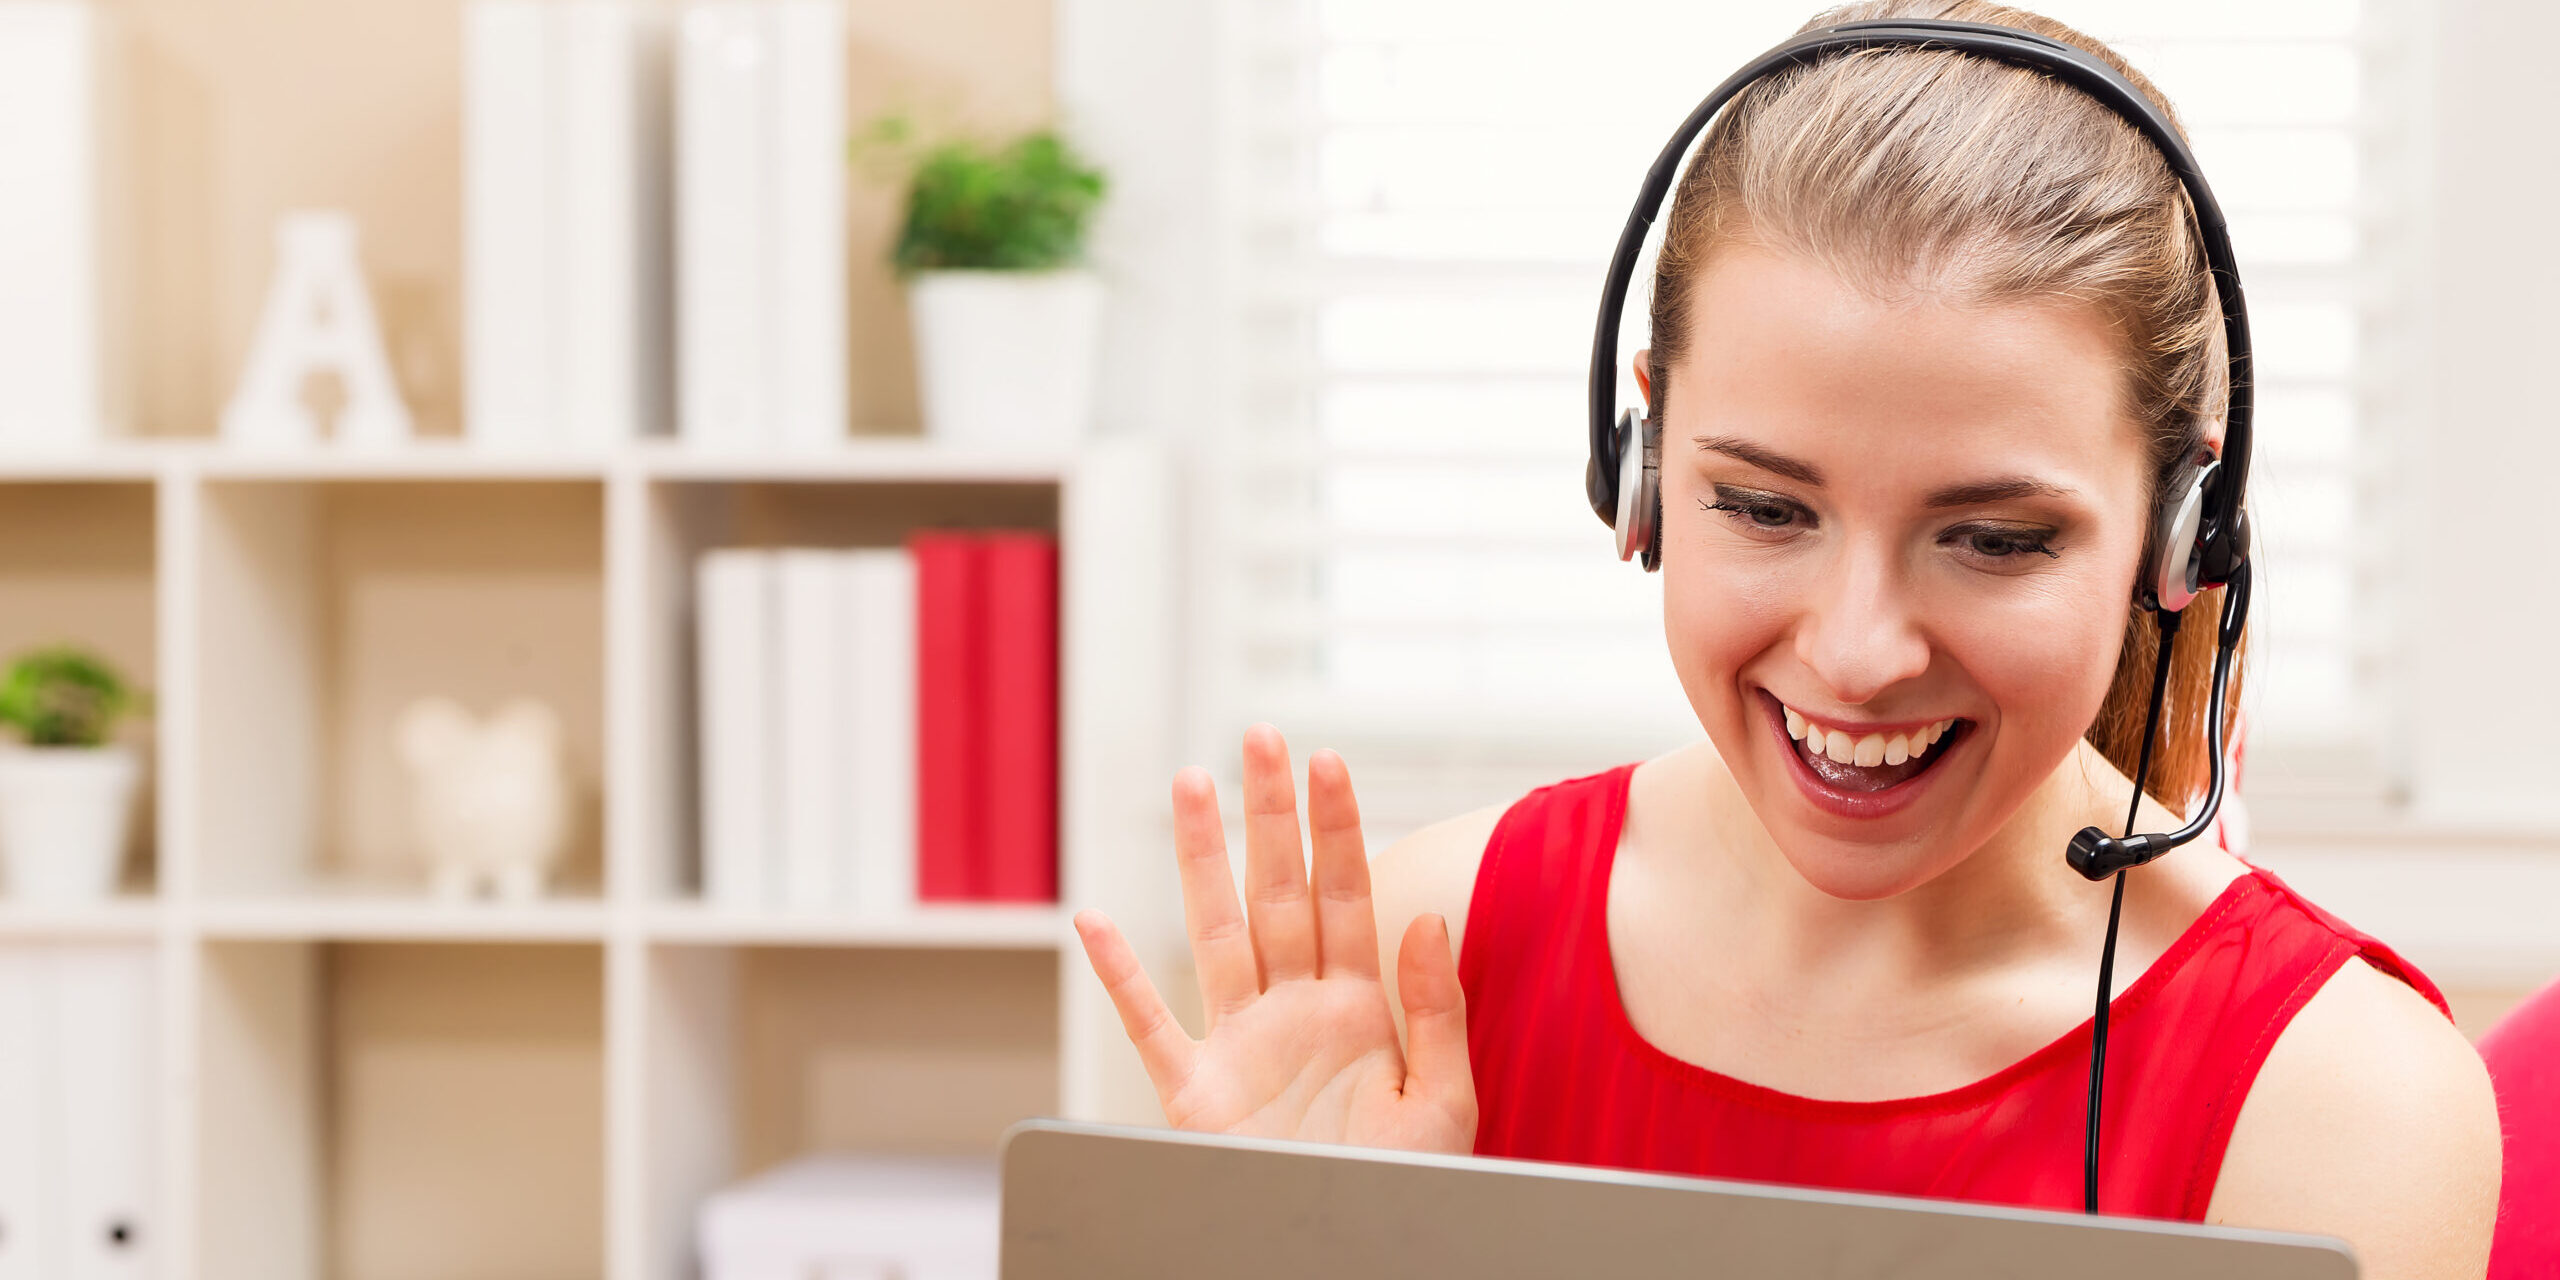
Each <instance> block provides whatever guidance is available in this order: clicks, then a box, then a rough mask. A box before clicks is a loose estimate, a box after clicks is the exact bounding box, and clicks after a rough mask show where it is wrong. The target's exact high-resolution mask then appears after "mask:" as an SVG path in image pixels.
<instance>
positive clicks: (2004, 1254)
mask: <svg viewBox="0 0 2560 1280" xmlns="http://www.w3.org/2000/svg"><path fill="white" fill-rule="evenodd" d="M1003 1274H1004V1277H1005V1280H1063V1278H1064V1277H1078V1278H1079V1280H1081V1278H1083V1277H1105V1276H1107V1277H1115V1278H1123V1280H1141V1278H1144V1277H1158V1276H1161V1277H1176V1276H1179V1277H1183V1278H1184V1280H1190V1278H1192V1277H1206V1276H1218V1277H1232V1278H1234V1280H1264V1278H1266V1277H1267V1278H1269V1280H1284V1278H1285V1280H1315V1278H1317V1277H1321V1278H1322V1280H1369V1278H1371V1277H1375V1278H1377V1280H1388V1278H1389V1277H1392V1278H1393V1280H1413V1278H1414V1277H1417V1276H1458V1277H1467V1278H1469V1280H1480V1278H1484V1277H1513V1276H1518V1277H1529V1276H1540V1277H1545V1276H1576V1277H1594V1278H1602V1277H1635V1276H1644V1277H1654V1276H1665V1275H1675V1274H1678V1275H1697V1276H1749V1277H1804V1278H1806V1280H1812V1278H1814V1277H1820V1278H1821V1280H1886V1278H1887V1277H1890V1278H1891V1280H1984V1278H1986V1277H2011V1276H2014V1277H2021V1278H2025V1277H2038V1278H2041V1277H2048V1276H2070V1277H2074V1278H2075V1280H2119V1278H2121V1280H2159V1278H2160V1277H2164V1276H2177V1277H2182V1278H2183V1280H2244V1278H2245V1280H2355V1275H2356V1265H2355V1261H2354V1257H2353V1255H2351V1254H2350V1253H2348V1251H2347V1248H2346V1246H2345V1245H2344V1244H2343V1243H2341V1242H2339V1241H2336V1240H2330V1239H2326V1238H2322V1237H2316V1236H2294V1235H2284V1234H2279V1233H2276V1232H2268V1231H2243V1230H2236V1229H2232V1228H2226V1227H2200V1226H2194V1225H2190V1224H2186V1223H2168V1222H2152V1221H2147V1220H2142V1219H2133V1218H2090V1217H2084V1216H2081V1215H2079V1214H2069V1213H2052V1212H2046V1211H2042V1210H2033V1209H2008V1208H2000V1207H1996V1206H1989V1205H1974V1204H1960V1203H1956V1202H1953V1201H1941V1200H1911V1199H1902V1198H1898V1197H1893V1196H1874V1195H1858V1194H1851V1193H1846V1192H1832V1191H1819V1190H1811V1189H1805V1188H1797V1187H1773V1186H1763V1185H1758V1184H1753V1183H1738V1182H1713V1181H1707V1180H1703V1179H1694V1178H1673V1177H1663V1176H1659V1175H1654V1174H1643V1173H1626V1172H1620V1171H1616V1170H1607V1169H1590V1168H1583V1167H1580V1166H1574V1165H1556V1164H1540V1163H1534V1162H1530V1161H1521V1160H1488V1159H1479V1158H1475V1157H1468V1156H1426V1155H1414V1154H1410V1153H1406V1152H1395V1151H1374V1150H1368V1149H1363V1148H1352V1147H1334V1146H1323V1145H1318V1144H1313V1143H1301V1142H1280V1141H1271V1140H1263V1139H1246V1138H1224V1137H1213V1136H1208V1135H1202V1134H1192V1133H1180V1132H1176V1131H1172V1130H1164V1129H1133V1128H1120V1127H1115V1126H1108V1125H1088V1124H1075V1123H1069V1122H1065V1121H1055V1120H1033V1121H1027V1122H1025V1123H1023V1124H1020V1125H1016V1126H1014V1128H1013V1129H1012V1130H1011V1131H1010V1132H1008V1133H1007V1134H1006V1135H1005V1143H1004V1244H1003Z"/></svg>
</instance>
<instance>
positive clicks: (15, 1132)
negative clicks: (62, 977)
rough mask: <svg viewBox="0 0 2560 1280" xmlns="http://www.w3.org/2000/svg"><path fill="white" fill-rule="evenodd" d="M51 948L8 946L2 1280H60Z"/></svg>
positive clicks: (1, 1017)
mask: <svg viewBox="0 0 2560 1280" xmlns="http://www.w3.org/2000/svg"><path fill="white" fill-rule="evenodd" d="M49 958H50V957H49V956H48V954H47V948H44V947H42V946H38V945H36V944H32V943H13V944H10V945H7V946H0V1232H5V1233H6V1234H5V1235H0V1280H54V1277H56V1276H59V1275H61V1274H62V1272H63V1266H62V1262H61V1260H60V1258H59V1257H58V1256H57V1255H58V1252H59V1249H60V1247H61V1244H62V1233H61V1232H60V1231H58V1230H55V1229H53V1228H54V1226H55V1224H56V1223H58V1222H59V1221H60V1219H61V1216H62V1212H61V1210H60V1209H59V1208H58V1207H56V1205H55V1203H54V1192H55V1189H56V1183H55V1179H53V1178H52V1177H50V1176H48V1175H49V1174H50V1172H51V1170H50V1167H49V1166H51V1165H52V1163H53V1161H52V1159H51V1158H50V1157H51V1146H52V1140H53V1137H54V1135H53V1134H52V1133H50V1132H48V1131H49V1130H50V1129H51V1128H52V1125H51V1124H50V1123H49V1121H48V1116H49V1114H50V1111H51V1108H50V1107H49V1106H48V1105H47V1104H48V1099H49V1097H50V1095H51V1093H52V1092H53V1091H52V1089H51V1087H50V1085H49V1080H48V1077H49V1076H50V1074H51V1070H50V1068H51V1062H50V1059H51V1057H52V1053H51V1050H50V1047H49V1042H50V1040H51V1039H52V1037H51V1035H50V1033H49V1032H48V1031H47V1029H46V1026H45V1023H46V1021H47V1018H46V1006H47V1005H49V1004H50V1003H51V1002H50V1000H49V999H48V998H47V996H46V987H47V983H46V980H45V971H46V969H47V968H48V965H47V963H46V962H47V961H48V960H49Z"/></svg>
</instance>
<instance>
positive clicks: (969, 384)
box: [875, 120, 1104, 448]
mask: <svg viewBox="0 0 2560 1280" xmlns="http://www.w3.org/2000/svg"><path fill="white" fill-rule="evenodd" d="M904 133H905V126H904V125H903V123H902V122H898V121H895V120H892V121H887V122H884V123H883V125H882V126H880V127H879V128H878V129H877V130H876V131H875V140H878V141H884V142H887V143H890V144H892V145H894V144H896V143H898V142H900V141H902V140H903V138H904ZM908 160H909V163H911V165H912V172H911V175H910V178H909V182H908V186H907V207H906V218H905V222H904V224H903V225H902V227H901V229H900V231H899V233H898V241H897V245H896V247H895V249H893V250H892V252H891V254H890V261H891V264H892V265H893V266H895V267H896V268H897V271H898V274H899V276H900V277H901V278H902V279H904V280H906V282H907V305H908V310H909V314H910V317H911V319H912V321H913V324H914V326H915V343H916V366H917V368H916V373H917V390H918V392H919V395H920V397H921V399H922V400H923V403H924V422H925V434H926V435H927V436H928V437H930V438H932V439H934V440H936V441H939V442H944V443H950V444H955V445H962V446H969V447H1001V446H1021V445H1031V446H1034V447H1051V448H1056V447H1064V446H1067V445H1070V444H1072V443H1073V442H1075V441H1076V440H1077V439H1079V438H1081V437H1082V436H1083V435H1084V434H1085V432H1086V431H1087V430H1088V429H1089V428H1090V426H1091V425H1092V421H1093V383H1094V366H1095V361H1096V356H1097V354H1098V352H1099V350H1100V346H1101V337H1102V295H1103V290H1102V284H1101V281H1100V280H1099V279H1098V278H1096V276H1095V275H1094V273H1093V272H1092V271H1091V270H1090V269H1088V268H1087V267H1086V266H1085V262H1084V245H1085V231H1086V228H1087V225H1088V224H1089V223H1090V221H1091V219H1092V216H1093V213H1094V211H1095V209H1096V208H1097V207H1098V206H1099V205H1100V204H1101V201H1102V194H1103V188H1104V182H1103V176H1102V174H1101V172H1100V171H1099V170H1097V169H1095V168H1094V167H1093V166H1092V165H1090V164H1088V163H1087V162H1086V161H1085V160H1084V159H1083V158H1082V157H1081V156H1079V155H1077V154H1076V152H1075V150H1074V149H1073V148H1072V147H1070V146H1068V145H1067V143H1065V142H1064V141H1062V140H1061V139H1060V138H1059V137H1058V135H1057V134H1055V133H1052V132H1048V131H1045V130H1044V131H1041V132H1037V133H1032V134H1029V135H1026V136H1024V137H1021V138H1018V139H1016V140H1014V141H1012V142H1010V143H1006V144H1003V145H1001V146H990V145H986V144H983V143H979V142H974V141H970V140H966V139H963V140H956V141H950V142H944V143H941V144H939V145H936V146H933V147H931V148H928V149H926V150H925V151H923V152H922V154H921V155H913V156H909V157H908Z"/></svg>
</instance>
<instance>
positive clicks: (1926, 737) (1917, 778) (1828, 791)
mask: <svg viewBox="0 0 2560 1280" xmlns="http://www.w3.org/2000/svg"><path fill="white" fill-rule="evenodd" d="M1758 692H1759V695H1760V701H1761V705H1762V709H1763V710H1764V712H1765V713H1766V715H1765V718H1766V719H1767V721H1768V723H1769V731H1770V733H1771V735H1772V736H1773V738H1774V739H1775V741H1776V744H1777V747H1778V749H1779V750H1780V751H1781V752H1782V753H1783V754H1785V756H1786V757H1787V762H1788V770H1787V771H1788V773H1789V775H1790V776H1792V777H1793V778H1794V779H1795V780H1796V785H1797V788H1798V789H1799V790H1801V791H1802V792H1804V795H1805V798H1806V799H1807V800H1809V801H1811V802H1812V803H1813V804H1814V806H1815V807H1816V808H1819V809H1822V810H1824V811H1826V812H1829V813H1832V814H1835V815H1838V816H1840V817H1844V818H1879V817H1883V816H1885V815H1886V814H1889V813H1893V812H1896V811H1898V810H1900V809H1902V808H1904V807H1905V806H1907V805H1909V804H1910V803H1911V802H1912V801H1914V800H1917V799H1918V798H1919V796H1920V794H1921V793H1922V792H1923V791H1925V790H1927V788H1928V786H1929V783H1930V781H1931V780H1932V779H1933V778H1934V777H1935V776H1936V775H1937V771H1938V770H1937V766H1938V762H1939V761H1940V760H1943V759H1945V758H1946V757H1947V756H1949V755H1950V754H1952V753H1953V752H1954V751H1955V750H1956V749H1957V748H1958V747H1959V746H1961V745H1962V743H1963V742H1964V740H1965V738H1966V737H1967V736H1968V734H1969V733H1970V731H1971V729H1972V727H1973V722H1972V721H1969V720H1965V719H1962V718H1952V719H1947V720H1940V721H1923V722H1919V723H1915V724H1911V725H1907V726H1878V727H1873V728H1865V729H1854V728H1852V727H1849V726H1839V727H1833V726H1826V725H1824V724H1822V723H1821V722H1820V721H1818V720H1816V719H1814V718H1812V717H1807V716H1804V715H1802V714H1800V713H1797V712H1795V711H1794V709H1793V708H1790V707H1788V706H1786V705H1785V704H1784V703H1781V702H1780V701H1778V699H1777V696H1776V695H1774V694H1772V693H1770V692H1769V691H1768V690H1766V689H1762V690H1759V691H1758ZM1791 730H1792V732H1791ZM1897 739H1898V740H1900V742H1901V744H1902V745H1903V748H1904V749H1903V750H1902V751H1900V752H1891V751H1889V750H1888V749H1886V748H1887V745H1888V744H1892V743H1893V742H1895V741H1896V740H1897ZM1915 748H1916V749H1915ZM1843 756H1846V757H1847V759H1845V760H1844V759H1842V758H1841V757H1843ZM1896 756H1898V757H1900V758H1898V759H1895V758H1894V757H1896ZM1887 759H1893V763H1890V764H1888V763H1885V760H1887Z"/></svg>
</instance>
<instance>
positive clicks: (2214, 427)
mask: <svg viewBox="0 0 2560 1280" xmlns="http://www.w3.org/2000/svg"><path fill="white" fill-rule="evenodd" d="M2230 433H2231V423H2230V420H2229V419H2226V418H2220V417H2217V418H2215V419H2213V420H2212V421H2211V422H2208V423H2206V424H2204V447H2205V448H2206V449H2207V450H2209V451H2211V453H2212V454H2213V456H2214V457H2216V458H2219V457H2221V456H2222V441H2223V438H2224V437H2226V436H2228V435H2229V434H2230Z"/></svg>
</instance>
